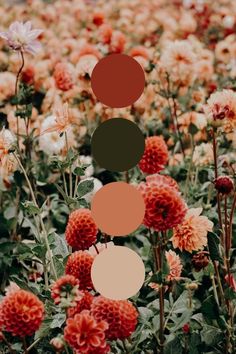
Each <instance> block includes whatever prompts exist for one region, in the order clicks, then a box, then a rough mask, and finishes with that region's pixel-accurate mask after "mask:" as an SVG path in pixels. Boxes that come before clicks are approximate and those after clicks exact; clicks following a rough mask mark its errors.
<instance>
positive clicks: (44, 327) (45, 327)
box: [34, 318, 52, 340]
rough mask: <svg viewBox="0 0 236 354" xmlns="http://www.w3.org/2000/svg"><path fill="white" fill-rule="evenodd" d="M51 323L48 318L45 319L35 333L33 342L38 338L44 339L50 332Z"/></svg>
mask: <svg viewBox="0 0 236 354" xmlns="http://www.w3.org/2000/svg"><path fill="white" fill-rule="evenodd" d="M51 323H52V319H51V318H50V319H49V318H45V320H44V321H43V322H42V324H41V326H40V328H39V330H38V331H37V332H35V335H34V340H36V339H38V338H43V337H45V336H46V335H47V334H48V332H49V330H50V325H51Z"/></svg>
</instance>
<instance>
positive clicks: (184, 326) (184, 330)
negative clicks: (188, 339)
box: [182, 323, 190, 334]
mask: <svg viewBox="0 0 236 354" xmlns="http://www.w3.org/2000/svg"><path fill="white" fill-rule="evenodd" d="M182 330H183V332H184V333H185V334H188V333H189V332H190V326H189V324H188V323H185V325H183V327H182Z"/></svg>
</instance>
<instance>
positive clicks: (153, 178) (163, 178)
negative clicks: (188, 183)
mask: <svg viewBox="0 0 236 354" xmlns="http://www.w3.org/2000/svg"><path fill="white" fill-rule="evenodd" d="M146 182H147V183H152V182H154V183H155V182H156V183H165V184H168V186H170V187H172V188H174V189H176V190H177V191H179V186H178V183H177V182H176V181H175V180H174V179H173V178H172V177H170V176H168V175H160V174H159V173H155V174H154V175H149V176H147V177H146Z"/></svg>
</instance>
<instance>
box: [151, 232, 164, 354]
mask: <svg viewBox="0 0 236 354" xmlns="http://www.w3.org/2000/svg"><path fill="white" fill-rule="evenodd" d="M162 244H163V240H162V237H161V238H160V245H158V246H156V245H154V246H153V248H154V252H155V253H154V254H155V257H154V258H155V262H156V269H157V270H161V269H162V253H163V252H162ZM159 307H160V328H159V344H160V354H163V351H164V342H165V336H164V327H165V316H164V287H163V284H160V287H159Z"/></svg>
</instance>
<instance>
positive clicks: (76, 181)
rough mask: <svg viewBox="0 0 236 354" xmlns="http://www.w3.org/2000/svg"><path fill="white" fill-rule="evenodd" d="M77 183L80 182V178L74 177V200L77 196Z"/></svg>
mask: <svg viewBox="0 0 236 354" xmlns="http://www.w3.org/2000/svg"><path fill="white" fill-rule="evenodd" d="M79 182H80V177H79V176H76V177H75V188H74V198H76V196H77V191H78V185H79Z"/></svg>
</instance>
